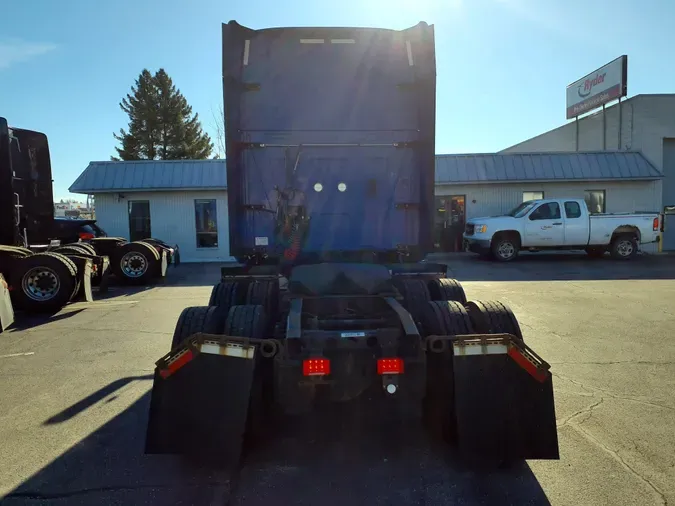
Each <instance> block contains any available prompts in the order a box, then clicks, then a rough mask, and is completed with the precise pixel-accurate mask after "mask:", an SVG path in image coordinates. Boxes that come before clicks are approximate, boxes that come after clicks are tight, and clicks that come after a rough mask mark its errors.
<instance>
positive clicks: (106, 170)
mask: <svg viewBox="0 0 675 506" xmlns="http://www.w3.org/2000/svg"><path fill="white" fill-rule="evenodd" d="M662 177H663V174H662V173H661V172H660V171H659V170H658V169H657V168H656V167H654V165H652V164H651V163H650V162H649V161H648V160H647V159H646V158H645V157H644V156H643V155H642V153H640V152H636V151H617V152H610V151H605V152H594V153H513V154H511V153H508V154H480V155H471V154H470V155H437V156H436V184H453V183H454V184H467V183H469V184H477V183H495V182H504V183H516V182H532V181H537V182H546V181H560V182H562V181H603V180H654V179H660V178H662ZM225 189H227V172H226V169H225V160H142V161H129V162H91V163H90V164H89V166H88V167H87V168H86V169H85V170H84V172H83V173H82V174H81V175H80V177H78V178H77V180H76V181H75V182H74V183H73V184H72V185H71V186H70V188H69V190H70V191H71V192H73V193H108V192H119V191H127V192H128V191H148V190H225Z"/></svg>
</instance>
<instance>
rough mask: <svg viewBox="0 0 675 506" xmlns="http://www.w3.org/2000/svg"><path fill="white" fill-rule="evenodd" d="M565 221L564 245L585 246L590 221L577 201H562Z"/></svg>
mask: <svg viewBox="0 0 675 506" xmlns="http://www.w3.org/2000/svg"><path fill="white" fill-rule="evenodd" d="M563 212H564V214H565V215H564V220H565V221H564V223H565V225H564V226H565V246H586V245H587V244H588V237H589V227H590V226H591V223H590V221H589V219H588V214H587V213H585V212H584V210H582V208H581V206H580V205H579V202H575V201H573V200H568V201H565V202H563Z"/></svg>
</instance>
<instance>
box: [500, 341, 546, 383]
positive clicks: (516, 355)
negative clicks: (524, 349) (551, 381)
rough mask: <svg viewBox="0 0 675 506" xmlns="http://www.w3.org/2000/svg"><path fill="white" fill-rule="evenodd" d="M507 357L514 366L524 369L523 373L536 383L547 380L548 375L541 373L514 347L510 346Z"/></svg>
mask: <svg viewBox="0 0 675 506" xmlns="http://www.w3.org/2000/svg"><path fill="white" fill-rule="evenodd" d="M509 357H511V358H512V359H513V361H514V362H515V363H516V364H518V365H519V366H520V367H522V368H523V369H525V371H526V372H527V373H528V374H529V375H530V376H532V377H533V378H534V379H536V380H537V381H538V382H540V383H543V382H544V381H546V378H548V374H547V373H546V372H545V371H542V370H541V369H539V368H538V367H537V366H536V365H534V364H533V363H532V362H531V361H530V360H529V359H528V358H527V357H526V356H525V355H523V354H522V353H521V351H520V350H519V349H518V348H516V347H515V346H511V347H510V348H509Z"/></svg>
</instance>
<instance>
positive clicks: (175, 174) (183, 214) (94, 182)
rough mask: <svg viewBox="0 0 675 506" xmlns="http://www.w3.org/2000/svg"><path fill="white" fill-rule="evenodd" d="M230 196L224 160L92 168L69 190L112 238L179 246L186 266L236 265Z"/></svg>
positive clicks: (97, 165)
mask: <svg viewBox="0 0 675 506" xmlns="http://www.w3.org/2000/svg"><path fill="white" fill-rule="evenodd" d="M226 190H227V182H226V172H225V161H224V160H194V161H192V160H177V161H133V162H92V163H90V164H89V166H88V167H87V168H86V169H85V171H84V172H83V173H82V174H81V175H80V177H78V178H77V180H76V181H75V182H74V183H73V184H72V185H71V187H70V191H71V192H72V193H84V194H93V195H95V196H96V219H97V220H98V223H99V225H100V226H101V227H102V228H103V229H104V230H105V231H106V232H107V233H108V235H110V236H118V237H125V238H127V239H130V240H136V239H141V238H144V237H156V238H158V239H162V240H164V241H166V242H168V243H169V244H177V245H179V246H180V250H181V261H183V262H217V261H228V260H232V257H230V239H229V235H228V228H227V191H226Z"/></svg>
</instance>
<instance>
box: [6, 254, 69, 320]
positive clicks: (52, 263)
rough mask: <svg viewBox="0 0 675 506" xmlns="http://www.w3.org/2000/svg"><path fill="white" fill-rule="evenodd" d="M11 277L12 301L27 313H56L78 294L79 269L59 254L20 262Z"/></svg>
mask: <svg viewBox="0 0 675 506" xmlns="http://www.w3.org/2000/svg"><path fill="white" fill-rule="evenodd" d="M10 278H11V283H10V285H12V287H13V290H12V297H13V301H12V302H13V304H14V305H15V306H16V307H17V308H18V309H23V310H26V311H34V312H56V311H58V310H59V309H61V308H62V307H63V306H65V305H66V304H67V303H68V302H69V301H70V298H71V296H72V294H73V293H77V292H74V290H75V288H76V284H77V267H76V265H75V264H74V263H73V261H72V260H70V259H69V258H67V257H65V256H64V255H60V254H58V253H51V252H48V253H37V254H35V255H31V256H29V257H26V258H22V259H20V260H18V261H17V262H16V264H15V266H14V270H13V272H12V273H11V275H10Z"/></svg>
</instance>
